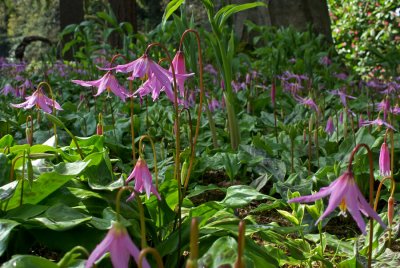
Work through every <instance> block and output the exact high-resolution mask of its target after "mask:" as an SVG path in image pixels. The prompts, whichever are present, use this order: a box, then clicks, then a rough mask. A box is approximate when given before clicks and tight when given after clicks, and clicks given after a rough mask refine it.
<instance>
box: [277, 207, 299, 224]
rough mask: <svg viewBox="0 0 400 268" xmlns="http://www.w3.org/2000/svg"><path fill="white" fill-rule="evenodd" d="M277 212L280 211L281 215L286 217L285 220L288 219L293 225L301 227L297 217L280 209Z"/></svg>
mask: <svg viewBox="0 0 400 268" xmlns="http://www.w3.org/2000/svg"><path fill="white" fill-rule="evenodd" d="M276 211H278V212H279V214H281V215H282V216H283V217H285V219H287V220H288V221H290V222H291V223H293V224H295V225H299V220H298V219H297V218H296V217H295V216H293V215H292V213H290V212H288V211H286V210H280V209H277V210H276Z"/></svg>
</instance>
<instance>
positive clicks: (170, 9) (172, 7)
mask: <svg viewBox="0 0 400 268" xmlns="http://www.w3.org/2000/svg"><path fill="white" fill-rule="evenodd" d="M182 3H183V0H172V1H171V2H169V4H168V5H167V7H166V8H165V12H164V15H163V17H162V20H161V25H162V28H163V29H164V28H165V23H167V20H168V18H169V17H170V16H171V15H172V14H173V13H174V12H175V11H176V10H177V9H178V8H179V7H180V6H181V5H182Z"/></svg>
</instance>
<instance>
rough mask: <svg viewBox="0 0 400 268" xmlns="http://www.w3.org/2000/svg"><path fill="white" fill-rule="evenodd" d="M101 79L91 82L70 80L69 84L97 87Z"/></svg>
mask: <svg viewBox="0 0 400 268" xmlns="http://www.w3.org/2000/svg"><path fill="white" fill-rule="evenodd" d="M102 79H103V77H102V78H100V79H98V80H93V81H83V80H71V82H73V83H75V84H78V85H81V86H84V87H98V86H99V85H100V83H101V81H102Z"/></svg>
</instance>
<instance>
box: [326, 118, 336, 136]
mask: <svg viewBox="0 0 400 268" xmlns="http://www.w3.org/2000/svg"><path fill="white" fill-rule="evenodd" d="M325 132H326V133H328V134H329V135H330V136H331V135H332V134H333V132H335V125H334V124H333V119H332V117H331V116H330V117H329V118H328V121H327V122H326V127H325Z"/></svg>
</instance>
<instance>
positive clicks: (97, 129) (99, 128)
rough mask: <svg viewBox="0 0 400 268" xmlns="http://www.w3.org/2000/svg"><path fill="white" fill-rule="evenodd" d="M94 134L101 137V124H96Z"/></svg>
mask: <svg viewBox="0 0 400 268" xmlns="http://www.w3.org/2000/svg"><path fill="white" fill-rule="evenodd" d="M96 134H97V135H103V125H102V124H101V123H98V124H97V127H96Z"/></svg>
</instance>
